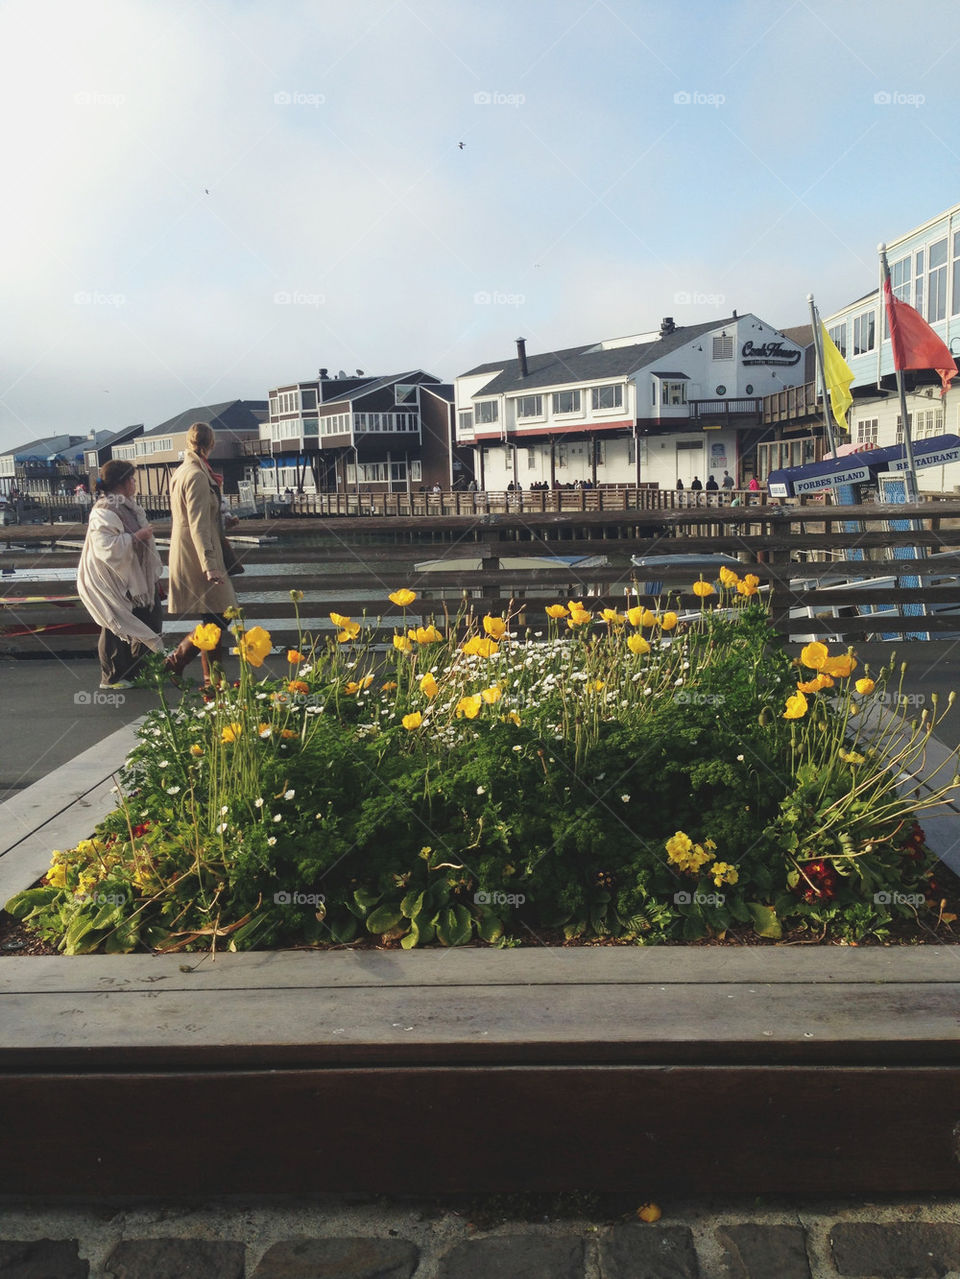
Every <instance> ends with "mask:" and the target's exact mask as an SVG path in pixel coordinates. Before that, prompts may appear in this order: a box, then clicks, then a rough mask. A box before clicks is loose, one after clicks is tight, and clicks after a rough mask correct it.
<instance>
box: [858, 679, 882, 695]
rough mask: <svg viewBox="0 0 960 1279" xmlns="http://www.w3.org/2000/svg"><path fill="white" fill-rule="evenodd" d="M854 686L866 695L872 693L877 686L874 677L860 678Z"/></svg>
mask: <svg viewBox="0 0 960 1279" xmlns="http://www.w3.org/2000/svg"><path fill="white" fill-rule="evenodd" d="M854 687H855V688H856V690H857V692H858V693H863V694H864V695H866V694H867V693H872V692H873V690H874V689H875V688H876V687H877V686H876V684H875V683H874V681H873V680H872V679H858V680H857V682H856V684H855V685H854Z"/></svg>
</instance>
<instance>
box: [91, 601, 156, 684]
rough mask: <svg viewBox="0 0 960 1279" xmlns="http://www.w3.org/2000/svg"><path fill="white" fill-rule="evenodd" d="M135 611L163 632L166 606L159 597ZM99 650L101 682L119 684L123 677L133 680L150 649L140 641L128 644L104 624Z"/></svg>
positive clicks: (135, 615)
mask: <svg viewBox="0 0 960 1279" xmlns="http://www.w3.org/2000/svg"><path fill="white" fill-rule="evenodd" d="M132 612H133V615H134V617H138V618H139V619H140V621H141V622H144V623H145V624H146V625H147V626H149V627H150V629H151V630H152V631H156V632H157V634H158V635H159V634H160V631H161V629H162V627H163V605H162V602H161V601H160V600H159V599H158V600H154V602H153V604H151V605H146V604H145V605H143V606H142V607H140V608H135V609H133V610H132ZM97 651H98V653H99V654H100V682H101V683H102V684H116V683H117V682H118V681H119V680H122V679H133V677H134V676H135V675H136V674H137V671H138V670H139V668H140V663H141V662H142V661H143V659H144V658H145V657H146V655H147V654H148V653H149V652H150V649H149V648H147V646H146V644H144V643H142V642H141V641H140V640H134V641H133V643H132V644H128V643H127V641H126V640H122V639H121V638H120V637H119V635H114V633H113V632H112V631H108V630H107V628H106V627H105V626H101V628H100V643H99V644H98V646H97Z"/></svg>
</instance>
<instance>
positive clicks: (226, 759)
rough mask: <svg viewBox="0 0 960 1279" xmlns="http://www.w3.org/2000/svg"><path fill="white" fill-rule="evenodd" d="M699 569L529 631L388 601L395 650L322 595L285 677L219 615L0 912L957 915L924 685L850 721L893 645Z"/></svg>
mask: <svg viewBox="0 0 960 1279" xmlns="http://www.w3.org/2000/svg"><path fill="white" fill-rule="evenodd" d="M721 580H722V583H723V584H722V587H721V591H720V596H719V599H717V597H716V593H715V592H714V589H713V587H712V586H710V585H709V584H708V583H702V582H701V583H697V584H696V586H695V588H694V590H695V593H696V594H697V595H699V596H700V598H701V604H702V606H703V607H702V611H701V613H700V614H699V616H696V617H694V618H692V619H689V620H685V621H678V618H677V615H676V614H675V613H672V612H669V611H667V612H661V613H658V614H655V613H653V612H651V611H650V610H647V609H643V608H635V609H631V610H629V612H627V613H626V614H621V613H618V612H616V611H615V610H612V609H604V610H603V611H602V612H601V613H598V614H596V615H595V614H593V613H591V611H590V610H589V608H588V607H587V606H586V605H584V604H583V603H581V602H578V601H570V602H569V603H568V604H566V605H561V604H557V605H549V606H548V607H547V608H546V610H545V617H544V623H543V628H542V630H541V629H537V630H530V629H525V630H524V631H523V632H522V633H520V632H519V631H518V630H517V629H516V626H515V622H514V619H512V618H510V617H507V618H502V617H491V616H487V617H484V618H483V619H482V620H480V621H479V623H477V624H475V625H473V626H467V625H466V624H465V622H464V619H458V621H457V623H455V624H454V625H452V626H450V627H449V628H448V629H446V631H444V630H441V629H440V628H439V627H438V626H437V625H436V624H435V623H431V624H430V625H428V626H417V627H408V626H406V625H403V626H402V627H400V628H399V629H398V631H397V633H396V635H395V637H394V641H393V650H392V652H391V654H390V655H389V656H387V657H384V655H383V654H382V653H380V652H376V651H375V650H374V649H373V647H372V646H371V644H370V643H369V633H368V632H367V631H366V629H365V627H364V626H363V625H362V624H361V623H358V622H355V621H353V620H352V619H350V618H346V617H342V616H340V615H338V614H331V618H332V620H333V622H334V624H335V627H336V631H335V633H334V634H332V635H331V636H330V638H329V639H326V640H325V641H323V642H316V641H314V640H311V639H310V638H309V637H308V636H306V635H303V634H302V633H301V642H300V644H299V645H298V648H297V649H296V650H291V651H290V652H288V653H287V654H285V660H286V663H287V668H286V674H285V676H284V677H283V678H281V679H277V678H262V673H263V668H264V662H265V660H266V658H267V657H268V655H269V654H270V652H271V641H270V636H269V634H268V633H267V632H266V631H264V630H263V629H262V628H261V627H256V626H255V627H252V628H250V629H246V628H245V627H244V625H243V621H242V618H241V617H239V615H238V616H237V618H236V619H235V622H234V629H235V631H236V632H237V649H236V650H235V651H236V652H237V653H238V656H239V661H240V679H239V681H238V683H237V684H236V685H234V686H230V685H228V684H227V683H226V682H225V681H223V680H222V679H221V680H220V682H219V686H218V687H217V688H215V689H214V690H211V691H208V692H207V693H205V694H204V693H203V692H202V691H200V690H192V689H191V690H188V691H187V692H185V694H184V696H183V699H182V701H181V703H180V704H179V706H177V707H176V708H175V709H172V708H171V707H169V706H168V704H167V702H166V699H165V697H164V693H163V685H162V676H161V675H160V674H159V672H158V673H157V675H156V681H157V688H158V696H159V706H158V708H157V709H156V710H155V711H153V712H151V713H150V714H149V715H148V717H147V719H146V722H145V723H144V725H143V727H142V729H141V732H140V736H141V739H142V742H141V744H140V745H139V746H138V747H137V749H136V750H135V751H134V752H133V754H132V755H131V757H130V759H129V761H128V762H127V765H126V767H125V769H124V772H123V776H122V782H121V798H120V803H119V806H118V808H117V809H116V811H115V812H114V813H113V814H112V815H111V816H110V817H109V818H107V820H106V821H105V822H103V823H102V825H101V826H100V827H99V829H98V830H97V831H96V833H95V835H94V836H93V837H92V838H91V839H88V840H84V841H82V842H81V843H80V844H79V845H77V847H76V848H73V849H68V850H62V851H57V852H55V853H54V855H53V862H52V865H51V868H50V871H49V872H48V874H47V876H46V877H45V879H44V881H43V883H42V884H41V885H40V886H39V887H36V888H32V889H29V890H27V891H26V892H23V893H20V894H18V895H17V896H16V897H14V898H13V899H12V900H11V901H10V902H8V903H7V906H6V909H7V910H8V911H9V912H10V913H11V914H13V915H14V916H16V917H17V918H18V919H20V920H22V921H24V923H25V924H26V925H27V926H28V927H29V928H31V929H32V930H34V931H35V933H36V934H37V935H39V936H40V937H42V938H44V939H45V940H47V941H51V942H54V943H55V944H56V945H57V946H58V947H59V949H61V950H63V951H64V952H66V953H68V954H77V953H82V952H88V951H93V950H103V951H105V952H108V953H116V952H126V951H130V950H134V949H143V948H154V949H159V950H172V949H198V948H202V947H208V946H214V947H224V946H227V947H230V948H236V949H247V948H255V947H256V948H263V947H271V946H286V945H292V944H306V945H331V944H333V945H337V944H354V943H356V942H357V941H359V940H362V939H366V940H368V941H371V940H376V939H379V940H380V941H385V942H387V943H391V942H392V943H399V944H400V945H401V946H403V947H406V948H409V947H413V946H417V945H424V944H430V943H439V944H441V945H444V946H452V945H460V944H464V943H467V942H470V941H475V940H479V941H481V942H486V943H490V944H500V945H508V944H521V943H523V942H525V941H530V942H535V941H539V940H541V939H542V938H544V937H545V936H549V937H551V938H552V939H553V938H557V937H560V938H564V937H565V938H567V939H571V940H572V939H576V938H580V939H590V938H607V939H618V940H621V941H624V942H630V941H633V942H638V943H658V942H666V941H677V940H683V941H695V940H698V939H702V938H717V939H722V938H723V937H724V936H725V935H726V934H727V933H728V932H730V931H734V932H737V931H739V932H741V933H742V932H743V931H744V930H752V931H753V933H755V934H756V935H758V936H760V937H764V938H770V939H778V938H780V937H781V936H782V935H783V931H784V930H785V929H786V930H789V931H790V934H791V936H796V935H799V936H803V937H806V938H808V939H809V940H826V939H831V938H832V939H838V938H845V939H848V940H852V941H859V940H860V939H863V938H870V937H873V938H878V939H884V938H886V937H888V936H890V935H891V934H892V933H894V932H898V933H899V932H902V929H903V926H904V923H905V922H906V923H909V924H912V925H913V926H915V927H916V928H917V929H918V930H920V931H923V930H926V931H927V932H931V933H933V932H935V930H936V928H937V927H942V926H944V925H945V924H949V923H950V922H952V920H953V919H954V918H955V917H954V916H952V915H949V914H947V913H946V912H945V911H944V901H943V898H942V894H941V892H940V890H939V889H938V885H937V882H936V879H935V878H934V874H935V867H936V860H935V858H934V857H933V855H932V854H931V853H930V852H929V850H928V849H927V848H926V847H925V845H924V842H923V833H922V830H921V828H920V826H919V824H918V820H917V818H918V815H919V812H920V810H921V809H922V808H923V807H924V806H925V805H928V804H932V803H936V802H937V801H938V800H939V799H940V798H941V797H942V796H943V795H945V794H947V793H948V792H952V791H954V790H955V788H956V781H955V778H954V776H953V775H952V766H951V776H950V777H944V778H942V779H937V778H936V777H935V778H933V779H932V788H931V789H930V790H929V791H928V792H927V798H926V799H925V800H923V801H922V802H921V801H919V800H917V799H912V800H911V799H904V798H901V795H900V792H899V791H898V789H897V783H898V780H899V781H900V782H901V783H902V781H903V778H904V776H907V777H915V778H917V779H918V780H919V779H920V777H921V775H922V769H923V767H924V746H925V743H926V741H927V739H928V737H929V734H930V732H931V730H932V729H933V727H934V722H935V716H936V713H937V711H936V708H935V709H934V715H932V716H931V715H928V714H927V713H926V712H924V714H923V715H922V716H921V717H920V719H919V720H918V721H917V722H916V723H914V724H912V725H909V724H907V723H906V720H905V718H904V716H905V712H902V713H901V714H900V715H899V716H894V717H888V720H887V722H886V723H885V726H884V727H883V729H882V730H881V731H879V732H877V731H876V730H875V729H874V730H872V731H870V732H866V731H862V730H861V727H860V726H861V724H862V723H863V721H864V719H865V718H866V717H865V716H864V715H863V714H862V709H863V708H864V707H865V705H868V704H869V703H870V702H871V700H872V699H875V698H876V697H877V696H878V695H879V694H882V693H883V692H884V691H886V692H888V693H891V692H892V693H895V692H896V687H895V685H896V676H895V672H894V670H893V668H892V667H887V668H885V669H884V670H882V671H880V672H877V673H875V674H874V675H873V676H872V677H871V676H870V675H869V674H867V673H866V672H862V671H859V670H858V667H857V661H856V658H855V657H854V655H853V654H852V653H842V654H834V655H831V654H830V652H829V651H828V649H827V648H826V646H824V645H822V644H818V643H814V644H809V645H807V646H806V647H805V648H804V649H803V650H802V652H801V653H800V654H798V655H796V656H792V655H790V654H788V653H785V652H784V651H783V650H782V648H781V647H780V645H779V643H778V642H777V640H776V638H775V636H774V635H773V633H772V631H771V629H770V626H769V618H768V615H767V611H766V608H765V606H764V605H762V604H760V603H758V602H757V600H756V598H755V595H756V581H755V579H751V578H750V577H747V578H745V579H744V580H743V581H741V580H740V579H738V578H737V577H736V575H735V574H733V573H731V572H730V571H729V570H727V569H723V570H721ZM291 595H292V596H293V598H294V601H295V602H296V598H297V596H298V592H291ZM390 598H391V600H392V601H393V602H394V603H395V604H397V605H398V606H400V607H403V608H405V607H407V606H408V605H410V604H412V603H413V601H414V598H415V596H414V595H413V592H411V591H406V590H404V591H398V592H395V593H394V594H393V595H392V596H391V597H390ZM717 602H719V603H721V604H723V605H724V606H725V607H723V608H722V609H717V608H714V607H712V605H713V604H714V603H717ZM525 607H526V609H527V611H528V612H529V611H530V604H529V602H528V603H527V605H526V606H525ZM215 631H216V628H215V627H214V628H212V630H211V629H210V628H205V627H198V628H197V631H196V632H195V633H194V642H195V643H196V644H197V645H198V647H206V648H213V647H215V646H216V644H217V641H218V639H219V634H214V632H215ZM952 700H953V699H952V697H951V702H952ZM904 730H905V731H904ZM927 780H928V781H930V780H931V779H927ZM938 781H942V785H940V786H939V787H938ZM901 789H902V786H901Z"/></svg>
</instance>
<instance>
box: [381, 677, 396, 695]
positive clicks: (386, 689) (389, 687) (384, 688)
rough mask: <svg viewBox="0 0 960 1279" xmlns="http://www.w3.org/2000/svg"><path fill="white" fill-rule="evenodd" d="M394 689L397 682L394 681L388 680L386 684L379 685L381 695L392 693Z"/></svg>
mask: <svg viewBox="0 0 960 1279" xmlns="http://www.w3.org/2000/svg"><path fill="white" fill-rule="evenodd" d="M396 687H397V681H396V680H395V679H388V680H387V682H386V684H381V685H380V691H381V692H382V693H392V692H393V690H394V689H395V688H396Z"/></svg>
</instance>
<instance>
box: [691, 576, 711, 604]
mask: <svg viewBox="0 0 960 1279" xmlns="http://www.w3.org/2000/svg"><path fill="white" fill-rule="evenodd" d="M692 589H693V593H694V595H696V596H697V598H698V599H702V600H704V599H706V598H707V596H708V595H716V593H717V592H716V591H715V590H714V589H713V584H712V583H711V582H705V581H703V579H702V578H701V579H700V581H699V582H694V584H693V587H692Z"/></svg>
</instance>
